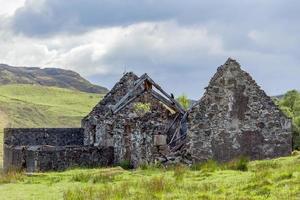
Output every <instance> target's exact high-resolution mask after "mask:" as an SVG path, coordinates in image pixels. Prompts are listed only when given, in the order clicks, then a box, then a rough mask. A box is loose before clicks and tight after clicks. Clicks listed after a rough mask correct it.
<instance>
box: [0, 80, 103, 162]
mask: <svg viewBox="0 0 300 200" xmlns="http://www.w3.org/2000/svg"><path fill="white" fill-rule="evenodd" d="M101 98H102V95H98V94H92V93H84V92H79V91H75V90H68V89H61V88H55V87H45V86H38V85H4V86H0V166H1V165H2V149H3V148H2V143H3V139H2V137H3V128H4V127H79V126H80V120H81V119H82V117H83V116H85V115H86V114H87V113H88V112H89V111H90V110H91V109H92V108H93V107H94V106H95V105H96V104H97V103H98V102H99V101H100V99H101Z"/></svg>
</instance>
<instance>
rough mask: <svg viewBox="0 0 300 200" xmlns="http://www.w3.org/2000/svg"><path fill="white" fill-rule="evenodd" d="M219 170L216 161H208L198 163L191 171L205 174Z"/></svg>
mask: <svg viewBox="0 0 300 200" xmlns="http://www.w3.org/2000/svg"><path fill="white" fill-rule="evenodd" d="M218 169H219V164H218V163H217V162H216V161H214V160H208V161H206V162H203V163H196V164H193V165H192V166H191V170H195V171H198V170H201V171H203V172H214V171H216V170H218Z"/></svg>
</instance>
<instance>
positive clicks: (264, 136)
mask: <svg viewBox="0 0 300 200" xmlns="http://www.w3.org/2000/svg"><path fill="white" fill-rule="evenodd" d="M188 125H189V128H188V142H187V145H186V148H187V152H188V155H189V156H190V157H191V159H192V160H193V161H194V162H200V161H203V160H208V159H214V160H217V161H229V160H231V159H233V158H236V157H239V156H242V155H243V156H248V157H249V158H251V159H264V158H274V157H279V156H286V155H290V153H291V150H292V132H291V120H290V119H288V118H286V117H285V116H284V115H283V113H282V112H281V111H280V110H279V109H278V108H277V106H276V105H275V104H274V102H273V101H272V99H271V98H270V97H269V96H267V95H266V94H265V92H264V91H262V90H261V89H260V87H259V86H258V85H257V84H256V83H255V81H254V80H253V79H252V78H251V76H250V75H249V74H248V73H246V72H244V71H242V70H241V69H240V66H239V64H238V63H237V62H236V61H234V60H232V59H228V61H227V62H226V63H225V64H224V65H223V66H221V67H220V68H219V69H218V72H217V73H216V74H215V76H214V77H213V78H212V79H211V81H210V84H209V86H208V87H207V88H206V92H205V94H204V96H203V98H202V99H201V100H200V101H199V102H197V103H196V104H195V106H194V107H193V108H192V109H191V110H190V111H189V122H188Z"/></svg>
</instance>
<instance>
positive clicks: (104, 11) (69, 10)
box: [11, 0, 300, 36]
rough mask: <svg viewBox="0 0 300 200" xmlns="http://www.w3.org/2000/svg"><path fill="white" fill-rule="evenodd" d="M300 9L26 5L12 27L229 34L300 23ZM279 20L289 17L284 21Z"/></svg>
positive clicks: (38, 32) (100, 0)
mask: <svg viewBox="0 0 300 200" xmlns="http://www.w3.org/2000/svg"><path fill="white" fill-rule="evenodd" d="M41 2H43V3H41ZM288 2H290V3H288ZM299 5H300V3H299V1H296V0H290V1H285V2H284V3H283V2H282V1H276V0H275V1H270V0H269V1H260V0H252V1H245V0H243V1H240V0H229V1H218V0H211V1H199V0H188V1H181V0H160V1H155V0H126V1H124V0H68V1H61V0H44V1H41V0H27V3H26V4H25V6H24V7H22V8H20V9H18V10H17V11H16V13H15V15H14V16H13V17H12V18H11V23H12V27H13V29H14V30H15V31H16V32H21V33H24V34H26V35H34V36H47V35H51V34H55V33H61V32H69V33H70V32H71V33H76V32H82V31H87V30H90V29H91V28H95V27H111V26H126V25H129V24H133V23H138V22H145V21H163V20H176V21H177V22H179V23H182V24H185V25H186V24H215V23H216V24H217V25H218V24H219V25H222V24H223V25H225V26H227V27H228V30H230V29H235V28H240V29H243V28H245V27H247V29H250V28H253V27H256V28H263V27H265V26H267V25H268V24H270V22H274V21H278V20H287V21H290V20H291V19H295V18H299V14H298V9H296V8H297V7H298V8H299ZM279 15H280V16H284V17H283V18H280V19H279V18H278V17H279ZM297 21H298V20H297ZM283 23H286V22H283Z"/></svg>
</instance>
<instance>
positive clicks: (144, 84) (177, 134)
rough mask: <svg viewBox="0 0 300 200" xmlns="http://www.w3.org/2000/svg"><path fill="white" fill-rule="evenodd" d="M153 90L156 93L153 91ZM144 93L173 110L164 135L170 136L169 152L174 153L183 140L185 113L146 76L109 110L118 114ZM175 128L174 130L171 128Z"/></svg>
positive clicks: (184, 134)
mask: <svg viewBox="0 0 300 200" xmlns="http://www.w3.org/2000/svg"><path fill="white" fill-rule="evenodd" d="M154 88H155V89H156V90H157V91H158V92H157V91H155V90H154ZM145 92H149V94H151V95H152V96H153V97H154V98H155V99H157V100H158V101H160V102H161V103H162V104H164V105H166V106H167V107H169V108H170V109H172V110H174V111H175V112H176V113H177V115H176V117H175V119H174V120H173V121H172V123H171V124H170V126H169V127H168V128H167V129H166V134H170V135H172V138H171V140H170V142H169V143H168V145H169V146H170V147H171V150H172V151H174V150H176V149H178V148H180V147H181V146H182V144H183V142H184V140H185V136H186V132H185V131H184V133H182V125H183V123H185V121H186V118H187V112H186V111H185V110H184V109H183V108H182V106H181V105H180V104H179V103H178V102H177V101H176V100H175V99H174V98H172V97H171V96H170V95H169V94H168V93H166V92H165V91H164V90H163V89H162V88H161V87H160V86H159V85H158V84H156V83H155V82H154V81H153V80H152V79H151V78H150V77H149V76H148V75H147V74H143V75H142V76H141V77H140V78H139V79H138V80H137V81H136V82H135V84H134V87H133V88H132V89H131V90H130V91H129V92H128V93H127V94H126V95H125V96H123V97H122V98H121V100H120V101H119V102H118V103H117V104H115V105H114V106H113V107H112V108H111V110H112V113H113V114H116V113H118V112H119V111H120V110H122V109H123V108H125V107H126V106H127V105H128V104H130V103H131V102H133V101H134V100H135V99H137V98H138V97H140V96H141V95H142V94H144V93H145ZM174 126H175V129H174V130H173V129H172V128H173V127H174Z"/></svg>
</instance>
